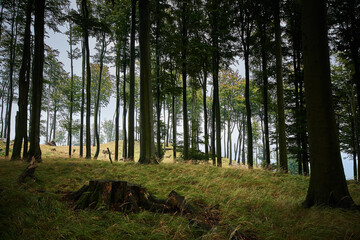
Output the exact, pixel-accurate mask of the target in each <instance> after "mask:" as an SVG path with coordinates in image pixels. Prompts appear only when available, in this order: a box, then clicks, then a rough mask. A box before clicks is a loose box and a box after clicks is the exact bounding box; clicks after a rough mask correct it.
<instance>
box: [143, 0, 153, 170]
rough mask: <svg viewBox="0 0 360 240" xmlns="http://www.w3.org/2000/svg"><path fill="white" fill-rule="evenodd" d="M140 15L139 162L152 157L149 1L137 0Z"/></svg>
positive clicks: (149, 159) (150, 159) (151, 159)
mask: <svg viewBox="0 0 360 240" xmlns="http://www.w3.org/2000/svg"><path fill="white" fill-rule="evenodd" d="M139 16H140V23H139V24H140V31H139V44H140V114H141V116H140V159H139V163H140V164H149V163H153V162H156V161H155V159H154V131H153V101H152V91H151V88H152V83H151V58H150V2H149V0H139Z"/></svg>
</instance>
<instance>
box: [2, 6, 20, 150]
mask: <svg viewBox="0 0 360 240" xmlns="http://www.w3.org/2000/svg"><path fill="white" fill-rule="evenodd" d="M17 8H18V6H16V3H15V1H13V9H14V11H13V13H12V21H11V37H10V63H9V65H10V69H9V88H8V101H7V108H6V109H7V111H6V148H5V156H9V151H10V132H11V131H10V130H11V111H12V102H13V95H14V93H13V91H14V90H13V77H14V64H15V58H16V42H17V26H18V21H17V20H16V18H17V12H18V10H17Z"/></svg>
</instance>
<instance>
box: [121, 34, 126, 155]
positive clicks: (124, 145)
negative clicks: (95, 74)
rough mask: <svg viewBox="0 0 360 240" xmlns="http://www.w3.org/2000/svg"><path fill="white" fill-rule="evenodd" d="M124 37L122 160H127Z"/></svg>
mask: <svg viewBox="0 0 360 240" xmlns="http://www.w3.org/2000/svg"><path fill="white" fill-rule="evenodd" d="M126 40H127V39H126V37H125V38H124V59H123V74H124V75H123V78H124V84H123V96H124V107H123V151H122V156H123V158H124V159H126V158H127V136H126Z"/></svg>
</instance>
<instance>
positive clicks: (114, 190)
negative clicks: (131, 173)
mask: <svg viewBox="0 0 360 240" xmlns="http://www.w3.org/2000/svg"><path fill="white" fill-rule="evenodd" d="M68 198H69V199H70V200H72V201H74V209H86V208H90V209H99V210H114V211H122V212H133V213H137V212H139V211H140V210H141V209H145V210H148V211H152V212H164V213H175V212H179V213H188V212H191V210H190V207H189V205H188V204H187V203H186V201H185V197H183V196H181V195H179V194H178V193H176V192H175V191H172V192H171V193H170V194H169V196H168V198H167V199H156V198H155V197H154V196H153V195H152V194H151V193H150V192H148V191H147V190H146V188H143V187H141V186H140V185H138V184H133V183H128V182H126V181H116V180H91V181H90V182H89V185H84V186H83V187H82V188H80V189H79V190H78V191H76V192H73V193H70V194H69V195H68Z"/></svg>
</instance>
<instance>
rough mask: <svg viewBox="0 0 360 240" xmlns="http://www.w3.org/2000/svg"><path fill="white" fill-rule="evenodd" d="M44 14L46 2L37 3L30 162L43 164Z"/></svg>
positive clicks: (40, 0) (42, 0) (39, 1)
mask: <svg viewBox="0 0 360 240" xmlns="http://www.w3.org/2000/svg"><path fill="white" fill-rule="evenodd" d="M44 12H45V0H37V1H35V25H34V32H35V49H34V52H35V53H37V54H35V55H34V60H33V72H32V99H31V105H32V110H31V131H30V149H29V152H28V156H27V158H28V161H29V162H30V161H31V159H32V158H33V157H34V158H35V159H36V161H38V162H41V149H40V117H41V96H42V89H43V67H44Z"/></svg>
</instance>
